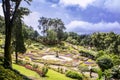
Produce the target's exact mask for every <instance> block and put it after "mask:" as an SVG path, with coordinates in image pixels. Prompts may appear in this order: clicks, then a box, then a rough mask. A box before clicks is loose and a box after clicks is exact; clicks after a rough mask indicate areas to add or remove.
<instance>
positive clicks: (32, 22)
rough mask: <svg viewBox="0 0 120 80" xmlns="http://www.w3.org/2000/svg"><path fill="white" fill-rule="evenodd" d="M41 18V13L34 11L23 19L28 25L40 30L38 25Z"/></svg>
mask: <svg viewBox="0 0 120 80" xmlns="http://www.w3.org/2000/svg"><path fill="white" fill-rule="evenodd" d="M39 18H40V13H38V12H32V13H31V14H30V15H28V16H24V19H23V21H24V22H25V24H27V25H28V26H32V27H33V28H34V29H35V30H38V28H37V26H38V20H39Z"/></svg>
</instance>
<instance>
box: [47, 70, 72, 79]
mask: <svg viewBox="0 0 120 80" xmlns="http://www.w3.org/2000/svg"><path fill="white" fill-rule="evenodd" d="M46 80H73V79H71V78H68V77H66V76H65V75H64V74H61V73H58V72H56V71H53V70H49V71H48V73H47V78H46Z"/></svg>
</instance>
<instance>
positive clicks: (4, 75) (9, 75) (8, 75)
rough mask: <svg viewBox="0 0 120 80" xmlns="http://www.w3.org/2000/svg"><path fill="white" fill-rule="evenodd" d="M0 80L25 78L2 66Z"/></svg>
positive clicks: (21, 79) (20, 79) (0, 67)
mask: <svg viewBox="0 0 120 80" xmlns="http://www.w3.org/2000/svg"><path fill="white" fill-rule="evenodd" d="M0 80H23V78H22V77H21V76H20V75H18V74H17V73H15V72H13V71H12V70H9V69H4V68H3V67H2V66H0Z"/></svg>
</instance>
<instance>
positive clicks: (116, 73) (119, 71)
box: [111, 65, 120, 79]
mask: <svg viewBox="0 0 120 80" xmlns="http://www.w3.org/2000/svg"><path fill="white" fill-rule="evenodd" d="M111 70H112V78H115V79H120V67H119V66H118V65H117V66H114V67H113V68H112V69H111Z"/></svg>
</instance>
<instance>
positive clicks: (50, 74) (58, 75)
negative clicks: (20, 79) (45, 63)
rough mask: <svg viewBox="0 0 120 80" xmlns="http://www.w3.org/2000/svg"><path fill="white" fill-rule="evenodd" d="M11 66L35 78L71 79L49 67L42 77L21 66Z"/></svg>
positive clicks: (48, 79) (50, 79) (49, 79)
mask: <svg viewBox="0 0 120 80" xmlns="http://www.w3.org/2000/svg"><path fill="white" fill-rule="evenodd" d="M13 68H14V69H16V70H18V71H19V72H20V73H21V74H23V75H25V76H27V77H33V78H36V79H37V80H73V79H71V78H68V77H66V76H65V75H64V74H61V73H58V72H56V71H54V70H51V69H49V71H48V73H47V75H46V77H44V78H42V77H40V76H39V75H38V74H37V73H36V72H34V71H31V70H29V69H26V68H24V67H22V66H19V65H16V64H13Z"/></svg>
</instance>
